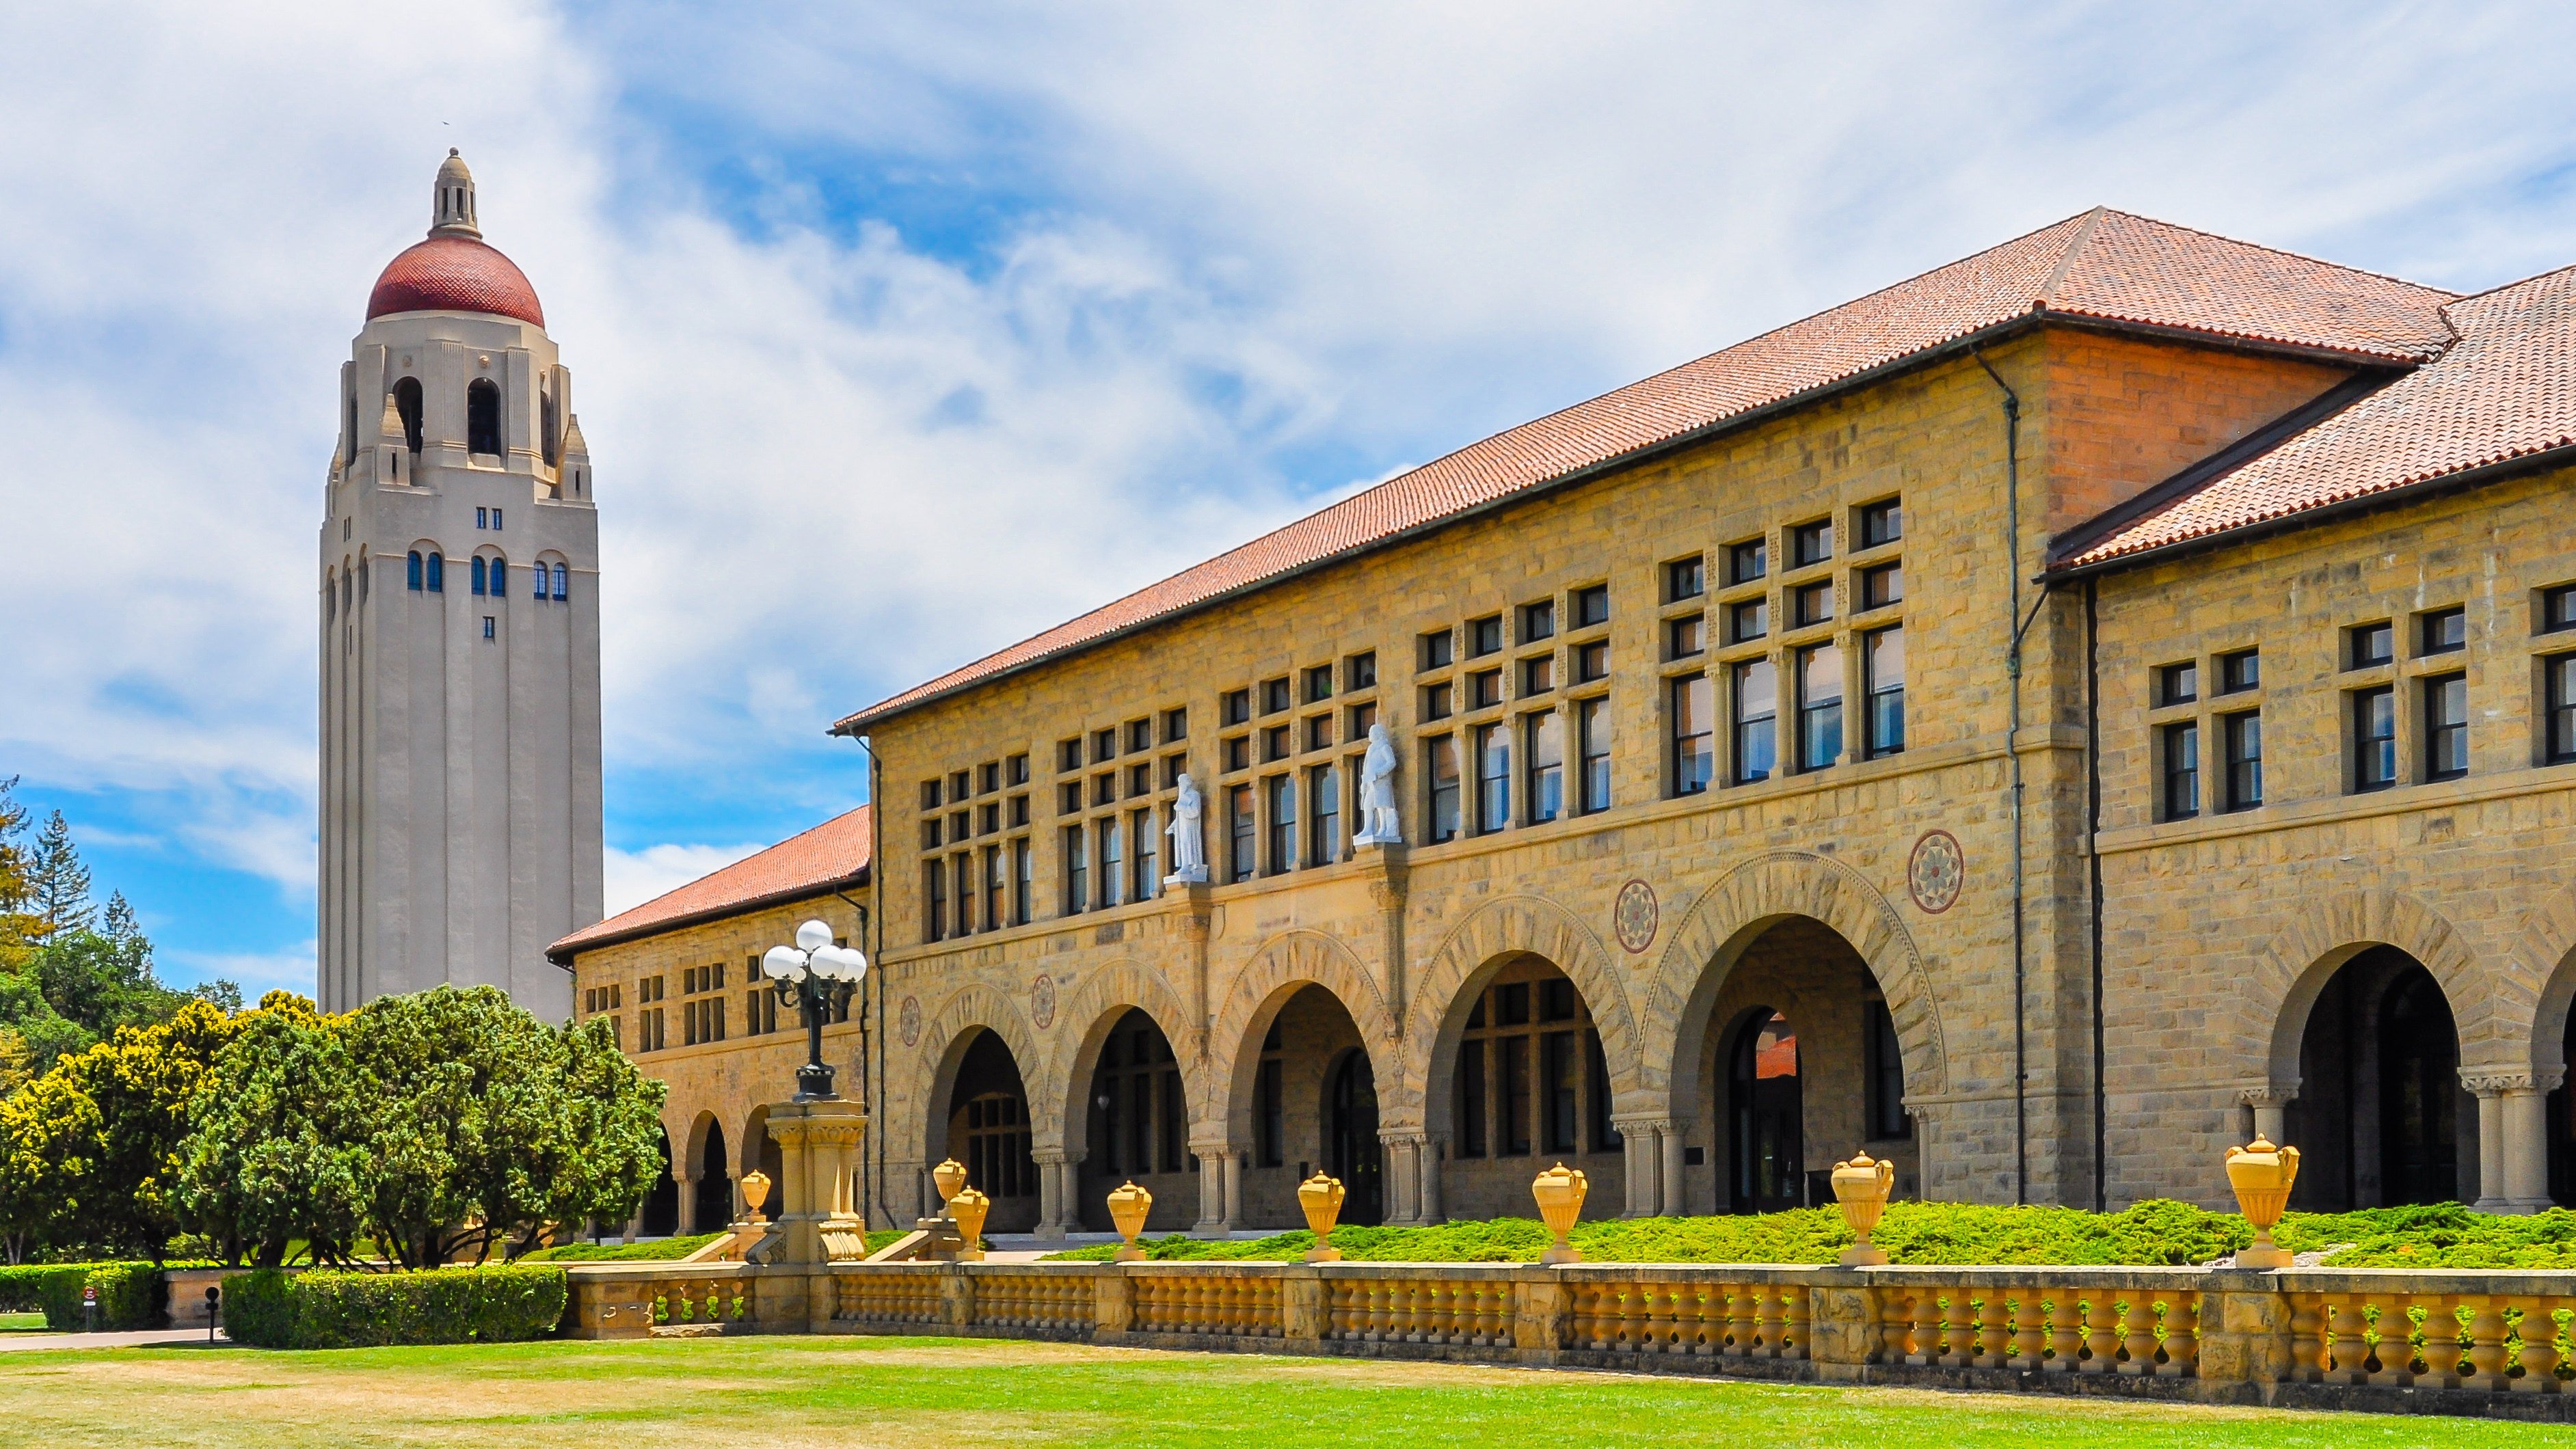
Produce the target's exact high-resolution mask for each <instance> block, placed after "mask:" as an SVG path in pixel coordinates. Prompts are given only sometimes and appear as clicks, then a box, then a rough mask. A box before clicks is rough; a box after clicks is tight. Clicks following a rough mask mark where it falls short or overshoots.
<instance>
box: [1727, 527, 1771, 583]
mask: <svg viewBox="0 0 2576 1449" xmlns="http://www.w3.org/2000/svg"><path fill="white" fill-rule="evenodd" d="M1770 572H1771V545H1770V543H1769V542H1768V541H1766V540H1763V539H1759V538H1749V539H1746V540H1745V541H1744V542H1742V543H1739V544H1734V545H1731V546H1730V547H1728V549H1727V550H1726V581H1727V582H1728V583H1730V584H1749V583H1751V582H1753V581H1754V580H1755V579H1758V578H1763V577H1766V576H1768V575H1769V574H1770Z"/></svg>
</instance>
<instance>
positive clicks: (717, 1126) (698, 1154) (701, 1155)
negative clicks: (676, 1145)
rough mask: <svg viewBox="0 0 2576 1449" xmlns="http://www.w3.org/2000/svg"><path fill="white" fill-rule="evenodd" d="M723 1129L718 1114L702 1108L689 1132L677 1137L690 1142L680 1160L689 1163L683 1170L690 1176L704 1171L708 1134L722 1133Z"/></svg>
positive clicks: (699, 1174) (694, 1176)
mask: <svg viewBox="0 0 2576 1449" xmlns="http://www.w3.org/2000/svg"><path fill="white" fill-rule="evenodd" d="M723 1130H724V1128H723V1124H721V1123H720V1122H718V1121H717V1120H716V1114H715V1113H714V1112H713V1111H712V1110H709V1109H701V1110H700V1111H699V1112H698V1115H697V1116H696V1118H694V1119H693V1120H692V1121H691V1122H690V1123H689V1130H688V1132H687V1133H686V1134H685V1135H684V1136H682V1137H680V1138H678V1139H676V1140H678V1141H681V1142H685V1143H687V1144H688V1146H687V1148H686V1149H685V1150H684V1151H683V1152H682V1154H681V1156H680V1161H681V1162H683V1163H685V1164H687V1165H686V1167H685V1168H684V1169H683V1171H684V1172H685V1173H686V1175H687V1176H688V1177H690V1178H692V1179H695V1178H697V1177H699V1176H701V1175H702V1174H703V1173H704V1171H705V1169H706V1159H707V1134H708V1133H709V1132H718V1133H721V1132H723Z"/></svg>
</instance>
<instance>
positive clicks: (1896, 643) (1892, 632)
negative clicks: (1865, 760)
mask: <svg viewBox="0 0 2576 1449" xmlns="http://www.w3.org/2000/svg"><path fill="white" fill-rule="evenodd" d="M1860 667H1861V675H1862V679H1861V687H1862V688H1863V689H1865V690H1867V691H1868V693H1869V737H1868V738H1867V739H1866V740H1864V741H1863V742H1862V752H1863V753H1864V754H1866V755H1867V756H1868V757H1869V758H1871V759H1873V760H1874V759H1877V758H1878V757H1879V756H1881V755H1893V754H1896V753H1897V752H1899V751H1901V750H1903V749H1904V748H1905V631H1904V630H1903V629H1881V630H1879V631H1878V632H1877V633H1875V634H1864V635H1862V636H1861V655H1860Z"/></svg>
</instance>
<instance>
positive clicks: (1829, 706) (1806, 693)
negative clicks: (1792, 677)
mask: <svg viewBox="0 0 2576 1449" xmlns="http://www.w3.org/2000/svg"><path fill="white" fill-rule="evenodd" d="M1842 753H1843V651H1842V650H1841V649H1840V648H1838V647H1836V646H1834V645H1831V644H1817V645H1812V646H1810V647H1808V648H1805V649H1801V650H1799V651H1798V768H1799V769H1801V770H1821V769H1824V768H1825V767H1826V766H1828V765H1831V764H1832V763H1834V761H1836V760H1838V759H1841V758H1842Z"/></svg>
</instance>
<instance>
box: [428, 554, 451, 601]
mask: <svg viewBox="0 0 2576 1449" xmlns="http://www.w3.org/2000/svg"><path fill="white" fill-rule="evenodd" d="M426 572H427V574H428V578H429V591H430V592H431V593H433V594H443V593H446V592H447V557H446V555H444V554H436V553H433V554H431V555H430V556H429V568H428V569H427V571H426Z"/></svg>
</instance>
